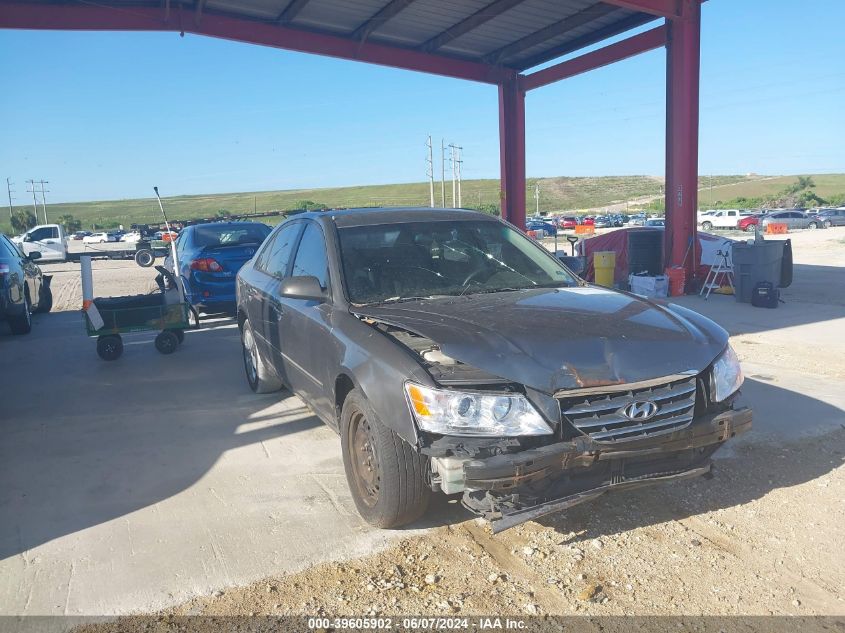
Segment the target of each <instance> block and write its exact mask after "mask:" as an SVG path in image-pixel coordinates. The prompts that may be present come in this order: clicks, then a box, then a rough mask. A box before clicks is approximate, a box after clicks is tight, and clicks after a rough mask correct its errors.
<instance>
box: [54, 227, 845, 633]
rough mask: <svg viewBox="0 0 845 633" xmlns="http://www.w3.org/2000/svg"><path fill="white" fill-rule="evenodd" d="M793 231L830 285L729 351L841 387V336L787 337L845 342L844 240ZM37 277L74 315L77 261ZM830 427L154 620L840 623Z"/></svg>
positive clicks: (841, 471) (844, 365) (837, 500)
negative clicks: (825, 332) (566, 506)
mask: <svg viewBox="0 0 845 633" xmlns="http://www.w3.org/2000/svg"><path fill="white" fill-rule="evenodd" d="M791 237H792V239H793V245H794V249H795V261H796V264H798V268H797V271H796V280H798V277H799V275H805V278H807V279H817V278H818V277H817V276H810V277H807V276H806V275H808V274H809V273H808V271H810V270H811V268H810V267H815V269H814V270H815V272H816V273H819V272H825V271H823V270H821V268H822V267H824V268H828V267H829V268H830V271H827V272H830V273H831V274H832V275H835V276H834V277H832V279H835V280H836V282H835V283H836V284H837V285H835V286H833V287H832V288H828V289H827V290H825V288H824V287H818V288H815V289H813V288H809V289H808V288H807V287H805V286H803V285H801V284H799V283H797V282H796V286H795V287H794V288H793V289H791V290H788V291H787V292H786V293H785V299H786V300H787V301H789V302H791V305H792V309H794V310H795V313H796V314H797V315H800V314H803V315H804V316H805V318H804V319H803V321H802V322H800V323H799V322H796V324H795V326H794V327H781V329H779V330H770V329H766V328H764V327H755V322H754V321H753V320H752V321H749V322H748V323H746V324H745V325H743V324H742V322H740V325H739V326H737V327H736V328H734V329H733V330H732V332H731V333H732V334H733V335H734V337H733V341H734V343H735V344H736V347H737V349H738V351H739V353H740V355H741V357H742V358H743V360H744V361H751V362H753V363H756V364H762V365H765V366H767V367H771V368H772V371H774V372H777V370H778V369H779V368H783V369H791V370H793V371H798V372H802V373H803V374H806V375H807V376H810V377H812V376H827V377H830V378H842V377H845V354H843V352H845V345H843V343H842V338H841V336H838V337H831V339H830V343H829V344H825V345H812V346H811V347H810V348H808V343H807V340H805V339H804V338H800V337H799V335H800V333H799V332H798V329H797V328H798V327H801V326H802V325H803V326H804V327H810V326H808V325H807V324H808V322H810V321H812V320H813V319H811V318H806V317H809V316H810V315H809V313H810V312H816V313H818V315H821V316H817V318H816V319H815V320H817V321H824V320H830V319H839V322H838V323H837V324H835V326H836V329H838V331H840V332H841V325H842V319H843V318H845V310H843V309H842V306H843V305H845V299H843V294H842V283H843V277H842V270H843V267H845V239H843V238H845V231H837V230H835V229H834V230H828V231H805V232H802V233H796V234H794V235H792V236H791ZM802 267H804V268H802ZM44 268H45V270H48V269H49V270H50V272H52V273H53V274H55V276H56V277H55V280H54V292H55V293H56V297H57V309H76V307H77V306H79V304H80V303H81V297H79V288H78V279H76V278H74V274H73V270H74V269H76V271H77V273H76V277H78V266H74V265H66V264H63V265H55V266H50V265H45V266H44ZM837 269H838V270H837ZM802 271H803V272H802ZM153 275H154V273H152V272H150V271H149V270H148V269H147V270H144V269H140V268H138V267H137V266H135V265H134V263H124V262H97V263H96V264H95V287H96V288H97V294H117V293H129V292H139V291H144V290H146V289H147V288H148V287H149V284H150V283H151V279H152V276H153ZM810 290H814V292H810ZM808 293H809V294H808ZM805 295H806V296H805ZM721 299H722V300H725V298H721ZM701 305H703V304H701ZM706 308H707V309H706V310H703V311H705V312H706V313H708V314H710V315H711V316H714V317H715V318H717V319H718V313H719V310H720V309H727V308H731V309H733V307H732V306H729V305H728V304H727V303H722V304H718V303H717V302H716V301H713V302H712V303H709V304H708V305H707V306H706ZM825 311H827V312H829V313H830V314H829V316H825ZM771 312H778V311H771ZM748 314H749V315H752V317H751V318H752V319H753V318H761V314H760V313H755V312H748ZM779 314H780V312H779ZM788 314H789V313H787V312H785V311H784V312H783V313H782V315H788ZM811 325H812V326H813V327H819V328H824V327H828V328H830V327H831V326H830V325H829V324H827V325H826V324H825V323H824V322H822V323H812V324H811ZM802 332H803V331H802ZM812 340H822V341H824V340H825V339H824V337H821V338H818V339H816V338H813V339H812ZM808 351H809V352H811V353H808ZM840 426H841V428H839V429H837V430H834V431H833V432H830V433H828V434H827V435H824V436H820V437H800V438H794V439H793V440H791V441H790V442H789V443H780V444H767V443H763V442H759V441H755V440H754V439H753V436H752V439H748V440H743V441H741V442H737V443H736V444H735V445H734V447H733V448H732V449H730V450H728V451H726V452H725V455H724V456H723V457H721V458H720V459H719V460H717V466H716V477H715V479H714V480H712V481H705V480H695V481H689V482H683V483H679V484H676V485H672V486H665V487H661V488H651V489H643V490H640V491H635V492H632V493H628V494H624V495H622V494H619V495H606V496H605V497H603V498H601V499H599V500H598V501H595V502H593V503H588V504H584V505H580V506H577V507H576V508H574V509H572V510H570V511H568V512H566V513H564V514H556V515H552V516H550V517H547V518H544V519H541V520H539V521H537V522H530V523H527V524H525V525H522V526H519V527H517V528H515V529H513V530H509V531H507V532H505V533H503V534H500V535H498V536H495V537H493V536H491V535H490V534H489V533H488V531H487V529H486V526H485V525H484V524H483V522H479V521H476V520H474V519H471V520H465V521H463V522H456V523H453V524H451V525H444V526H441V527H436V528H434V529H432V530H430V531H429V532H427V533H426V534H424V535H423V536H415V537H413V538H404V539H400V540H399V541H398V542H397V543H396V544H395V545H393V546H392V547H390V548H389V549H386V550H384V551H382V552H379V553H375V554H373V555H370V556H367V557H365V558H361V559H356V560H349V561H339V562H332V563H326V564H321V565H317V566H315V567H312V568H310V569H307V570H305V571H303V572H301V573H297V574H293V575H289V576H285V577H274V578H267V579H265V580H262V581H260V582H258V583H255V584H253V585H251V586H248V587H237V588H228V589H225V590H220V591H218V592H216V593H214V594H213V595H211V596H204V597H199V598H196V599H194V600H191V601H189V602H187V603H185V604H182V605H179V606H176V607H173V608H171V609H169V610H167V611H166V612H164V613H162V614H160V615H161V616H168V615H189V614H190V615H197V614H204V615H251V614H297V615H304V614H307V615H322V614H325V615H333V616H334V615H337V616H342V615H359V616H360V615H391V614H393V615H399V614H437V615H447V614H465V615H471V614H490V613H496V614H500V615H505V614H510V615H535V614H539V615H543V614H565V615H571V614H579V615H623V614H624V615H631V614H636V615H702V614H706V615H736V614H742V615H786V614H797V615H817V614H825V615H841V614H843V613H845V602H843V587H845V548H842V547H841V545H840V544H841V543H842V541H843V537H845V529H843V525H845V464H843V460H844V459H845V414H843V421H842V424H841V425H840ZM465 516H466V515H465V514H461V515H460V517H461V518H465ZM133 622H134V623H135V624H136V625H137V628H143V626H144V623H145V622H147V621H146V620H144V619H133V618H127V619H123V620H121V624H120V628H121V629H122V630H126V629H132V628H135V627H133ZM105 628H107V629H113V628H114V625H113V624H112V625H105Z"/></svg>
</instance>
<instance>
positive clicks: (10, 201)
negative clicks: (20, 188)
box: [6, 178, 12, 220]
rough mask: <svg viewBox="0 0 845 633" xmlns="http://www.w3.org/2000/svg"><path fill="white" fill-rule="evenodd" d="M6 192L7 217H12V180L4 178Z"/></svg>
mask: <svg viewBox="0 0 845 633" xmlns="http://www.w3.org/2000/svg"><path fill="white" fill-rule="evenodd" d="M6 193H8V194H9V219H10V220H11V219H12V182H11V181H10V180H9V179H8V178H6Z"/></svg>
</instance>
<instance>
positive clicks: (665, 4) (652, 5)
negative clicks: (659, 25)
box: [602, 0, 680, 19]
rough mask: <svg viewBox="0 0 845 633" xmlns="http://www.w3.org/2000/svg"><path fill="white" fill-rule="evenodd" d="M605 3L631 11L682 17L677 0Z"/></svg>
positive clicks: (605, 1)
mask: <svg viewBox="0 0 845 633" xmlns="http://www.w3.org/2000/svg"><path fill="white" fill-rule="evenodd" d="M602 1H603V2H604V3H605V4H612V5H615V6H617V7H622V8H623V9H630V10H631V11H641V12H642V13H650V14H651V15H656V16H658V17H661V18H669V19H674V18H677V17H680V14H679V13H678V7H677V3H676V1H675V0H602Z"/></svg>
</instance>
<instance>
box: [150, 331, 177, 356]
mask: <svg viewBox="0 0 845 633" xmlns="http://www.w3.org/2000/svg"><path fill="white" fill-rule="evenodd" d="M155 346H156V349H157V350H158V351H159V352H161V353H162V354H172V353H173V352H175V351H176V348H177V347H179V338H178V337H177V336H176V335H175V334H174V333H173V331H172V330H165V331H164V332H159V333H158V336H156V340H155Z"/></svg>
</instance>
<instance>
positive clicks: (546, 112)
mask: <svg viewBox="0 0 845 633" xmlns="http://www.w3.org/2000/svg"><path fill="white" fill-rule="evenodd" d="M797 6H798V4H797V3H796V2H794V0H710V1H709V2H707V3H705V5H704V6H703V36H702V55H701V57H702V65H701V76H702V82H701V147H700V172H701V173H702V174H709V173H714V174H726V173H747V172H757V173H767V174H791V173H820V172H845V48H843V46H842V24H843V23H845V3H843V2H840V1H839V0H813V1H812V2H803V3H800V11H799V10H797ZM664 57H665V54H664V52H663V51H662V50H659V51H652V52H650V53H646V54H643V55H640V56H638V57H636V58H633V59H630V60H626V61H624V62H621V63H619V64H616V65H614V66H610V67H607V68H603V69H600V70H598V71H594V72H592V73H589V74H586V75H582V76H579V77H575V78H572V79H569V80H566V81H563V82H559V83H557V84H554V85H551V86H548V87H545V88H542V89H539V90H536V91H532V92H530V93H529V95H528V99H527V105H526V111H527V123H526V126H527V136H526V143H527V171H528V175H529V176H558V175H573V176H580V175H617V174H662V173H663V163H664V107H665V106H664ZM0 60H2V66H3V68H4V73H3V90H2V95H3V96H2V99H0V120H2V121H3V134H2V140H0V182H2V181H3V179H5V177H6V176H10V177H11V178H12V180H13V181H14V182H15V183H17V184H16V187H15V188H16V190H17V192H18V193H17V194H16V200H15V202H16V203H17V204H24V203H26V202H27V198H26V193H25V185H24V181H25V180H26V179H28V178H35V179H41V178H43V179H45V180H49V181H50V185H49V189H50V194H49V195H48V202H60V201H74V200H94V199H116V198H133V197H146V196H149V195H150V192H151V189H152V186H153V185H154V184H157V185H158V186H159V187H160V189H161V191H162V193H163V194H165V195H176V194H189V193H210V192H227V191H256V190H269V189H291V188H300V187H325V186H339V185H356V184H372V183H391V182H410V181H420V180H423V179H424V178H425V165H424V158H425V147H424V143H425V138H426V136H427V135H428V134H431V135H432V136H433V137H434V140H435V141H434V142H435V144H436V145H439V141H440V138H441V137H443V138H445V139H446V140H447V143H448V142H449V141H454V142H456V143H459V144H461V145H462V146H463V147H464V151H463V158H464V170H463V173H464V177H465V178H495V177H498V168H499V155H498V120H497V116H498V114H497V113H498V105H497V99H496V89H495V87H493V86H487V85H482V84H476V83H471V82H462V81H457V80H451V79H445V78H440V77H433V76H429V75H424V74H420V73H412V72H407V71H400V70H395V69H389V68H381V67H377V66H370V65H366V64H360V63H355V62H347V61H341V60H335V59H330V58H324V57H317V56H309V55H303V54H298V53H289V52H285V51H279V50H274V49H268V48H261V47H257V46H249V45H245V44H238V43H233V42H226V41H221V40H213V39H207V38H201V37H195V36H194V37H192V36H185V37H184V38H180V37H179V36H178V35H176V34H172V33H171V34H154V33H140V34H139V33H131V34H130V33H68V32H29V31H0ZM438 168H439V167H438Z"/></svg>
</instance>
